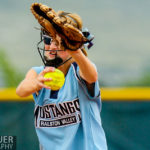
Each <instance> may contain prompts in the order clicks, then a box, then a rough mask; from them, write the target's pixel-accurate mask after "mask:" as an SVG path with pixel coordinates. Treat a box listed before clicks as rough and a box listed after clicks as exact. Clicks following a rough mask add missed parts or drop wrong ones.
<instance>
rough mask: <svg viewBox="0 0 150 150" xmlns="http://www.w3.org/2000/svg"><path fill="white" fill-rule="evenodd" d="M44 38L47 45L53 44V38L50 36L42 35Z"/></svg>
mask: <svg viewBox="0 0 150 150" xmlns="http://www.w3.org/2000/svg"><path fill="white" fill-rule="evenodd" d="M42 37H43V41H44V43H45V44H47V45H50V44H51V41H52V38H51V37H50V36H48V35H42Z"/></svg>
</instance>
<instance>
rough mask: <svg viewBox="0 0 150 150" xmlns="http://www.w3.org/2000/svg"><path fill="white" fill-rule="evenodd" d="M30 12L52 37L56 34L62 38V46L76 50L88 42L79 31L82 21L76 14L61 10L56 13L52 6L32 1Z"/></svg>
mask: <svg viewBox="0 0 150 150" xmlns="http://www.w3.org/2000/svg"><path fill="white" fill-rule="evenodd" d="M31 12H32V14H33V15H34V16H35V18H36V19H37V20H38V22H39V24H40V25H41V26H42V27H43V28H44V30H45V31H46V32H47V33H48V34H49V35H50V36H51V37H52V38H55V37H56V34H58V35H59V36H60V37H61V38H62V44H63V46H64V48H67V49H69V50H77V49H78V48H81V47H82V45H83V44H85V43H87V42H89V39H88V38H86V36H84V34H83V33H82V31H81V30H82V21H81V18H80V17H79V16H78V15H77V14H71V13H66V12H63V11H59V12H57V13H56V12H55V11H54V10H53V9H52V8H49V7H48V6H46V5H43V4H41V3H33V4H32V5H31Z"/></svg>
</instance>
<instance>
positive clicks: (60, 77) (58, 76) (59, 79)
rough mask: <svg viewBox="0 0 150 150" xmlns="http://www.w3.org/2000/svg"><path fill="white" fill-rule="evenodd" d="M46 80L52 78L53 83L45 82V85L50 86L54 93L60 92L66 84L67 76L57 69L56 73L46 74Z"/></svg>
mask: <svg viewBox="0 0 150 150" xmlns="http://www.w3.org/2000/svg"><path fill="white" fill-rule="evenodd" d="M44 78H52V81H45V82H44V84H45V85H47V86H49V87H50V88H51V90H53V91H57V90H59V89H60V88H61V87H62V86H63V85H64V82H65V76H64V74H63V72H62V71H60V70H59V69H55V71H54V72H47V73H45V74H44Z"/></svg>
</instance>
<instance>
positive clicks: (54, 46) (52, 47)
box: [50, 42, 58, 50]
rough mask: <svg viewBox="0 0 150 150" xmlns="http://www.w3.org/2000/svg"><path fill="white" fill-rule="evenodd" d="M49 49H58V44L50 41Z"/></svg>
mask: <svg viewBox="0 0 150 150" xmlns="http://www.w3.org/2000/svg"><path fill="white" fill-rule="evenodd" d="M50 49H51V50H57V49H58V46H57V45H56V43H55V42H52V43H51V45H50Z"/></svg>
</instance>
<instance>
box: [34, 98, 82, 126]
mask: <svg viewBox="0 0 150 150" xmlns="http://www.w3.org/2000/svg"><path fill="white" fill-rule="evenodd" d="M34 114H35V126H36V127H61V126H67V125H72V124H77V123H79V122H81V113H80V107H79V99H75V100H73V101H67V102H62V103H58V104H47V105H44V106H42V107H41V106H37V107H36V108H35V113H34Z"/></svg>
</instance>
